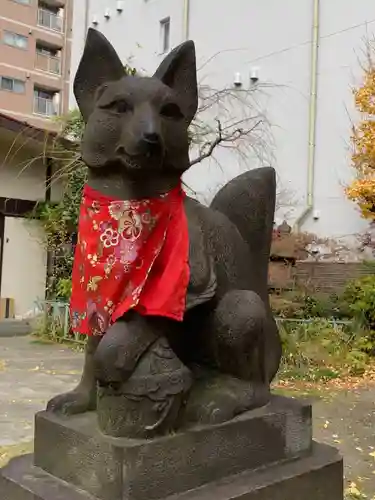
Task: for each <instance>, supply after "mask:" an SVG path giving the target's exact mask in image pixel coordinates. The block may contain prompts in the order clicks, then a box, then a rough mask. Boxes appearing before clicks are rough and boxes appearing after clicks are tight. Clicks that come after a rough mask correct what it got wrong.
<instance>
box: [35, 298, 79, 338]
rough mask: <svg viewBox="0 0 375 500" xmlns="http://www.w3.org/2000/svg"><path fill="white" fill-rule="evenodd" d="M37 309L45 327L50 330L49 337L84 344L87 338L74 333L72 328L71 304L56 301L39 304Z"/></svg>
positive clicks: (45, 301)
mask: <svg viewBox="0 0 375 500" xmlns="http://www.w3.org/2000/svg"><path fill="white" fill-rule="evenodd" d="M37 309H38V310H39V311H40V313H41V314H42V315H43V323H44V327H45V328H48V329H50V331H49V336H50V337H51V338H54V337H55V338H56V340H63V341H64V340H66V341H69V342H77V343H79V344H83V343H84V339H85V337H84V336H82V335H81V334H79V333H73V332H72V330H71V326H70V315H69V303H67V302H59V301H55V300H44V301H42V302H38V304H37Z"/></svg>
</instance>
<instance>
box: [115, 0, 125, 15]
mask: <svg viewBox="0 0 375 500" xmlns="http://www.w3.org/2000/svg"><path fill="white" fill-rule="evenodd" d="M116 9H117V12H120V13H121V12H122V11H123V10H124V2H123V1H121V0H118V1H117V5H116Z"/></svg>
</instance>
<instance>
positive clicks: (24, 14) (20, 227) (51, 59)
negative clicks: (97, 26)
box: [0, 0, 72, 316]
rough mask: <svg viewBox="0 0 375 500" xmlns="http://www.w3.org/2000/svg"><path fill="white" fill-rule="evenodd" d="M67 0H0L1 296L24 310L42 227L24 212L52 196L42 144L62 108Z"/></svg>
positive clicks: (50, 169)
mask: <svg viewBox="0 0 375 500" xmlns="http://www.w3.org/2000/svg"><path fill="white" fill-rule="evenodd" d="M71 21H72V0H0V297H1V298H9V299H11V300H12V301H13V307H12V309H13V310H14V313H15V314H16V315H17V316H23V315H25V314H27V313H28V311H30V310H32V309H34V308H35V302H37V301H40V300H43V299H44V297H45V285H46V274H47V253H46V249H45V246H44V244H43V233H42V231H41V228H40V226H39V224H38V223H37V222H35V221H34V222H32V221H30V220H29V219H28V217H27V215H28V214H29V213H30V212H31V210H32V209H33V207H35V204H36V203H37V202H38V201H45V200H49V199H50V200H57V199H58V198H59V196H60V189H61V185H58V184H59V183H54V184H52V185H51V178H52V177H53V175H54V173H55V172H56V166H55V165H54V164H53V162H52V161H51V159H50V158H47V157H46V155H45V146H46V144H47V142H48V140H50V139H51V135H50V134H52V136H53V132H54V131H55V130H56V129H57V127H58V124H57V122H56V120H55V119H54V118H55V117H56V116H57V115H59V114H62V113H65V112H66V111H67V110H68V103H69V81H68V80H69V69H70V51H71V50H70V46H71Z"/></svg>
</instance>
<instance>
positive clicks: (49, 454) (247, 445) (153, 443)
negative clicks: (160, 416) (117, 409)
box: [34, 397, 328, 500]
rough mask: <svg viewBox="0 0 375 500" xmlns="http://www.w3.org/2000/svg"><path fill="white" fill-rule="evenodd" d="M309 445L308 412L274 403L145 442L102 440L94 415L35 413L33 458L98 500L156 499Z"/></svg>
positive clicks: (292, 455) (295, 454)
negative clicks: (65, 415) (67, 416)
mask: <svg viewBox="0 0 375 500" xmlns="http://www.w3.org/2000/svg"><path fill="white" fill-rule="evenodd" d="M311 445H312V437H311V406H310V405H309V404H307V403H302V402H298V401H295V400H291V399H285V398H280V397H274V398H273V399H272V401H271V403H270V404H269V405H267V406H266V407H264V408H261V409H258V410H254V411H251V412H248V413H245V414H242V415H241V416H239V417H237V418H236V419H234V420H231V421H229V422H226V423H223V424H218V425H213V426H201V427H194V428H190V429H185V430H184V431H182V432H180V433H176V434H171V435H168V436H165V437H161V438H157V439H152V440H134V439H125V438H113V437H108V436H105V435H103V434H102V433H101V432H100V431H99V428H98V425H97V420H96V415H95V413H86V414H83V415H77V416H75V417H69V418H61V417H57V416H56V415H53V414H51V413H46V412H42V413H39V414H37V416H36V424H35V457H34V458H35V465H36V466H37V467H39V468H40V469H42V470H44V471H45V472H47V473H49V474H51V475H52V476H54V477H56V478H59V479H62V480H64V481H66V482H67V483H69V484H72V485H74V486H75V487H77V488H80V489H82V490H83V491H86V492H88V493H89V494H91V495H93V496H94V497H96V498H98V499H100V500H114V499H124V500H125V499H126V500H157V499H160V498H165V497H167V496H169V495H173V494H180V493H182V492H186V491H189V490H193V489H195V488H198V487H201V486H203V485H205V484H209V483H212V482H215V481H217V480H219V479H222V478H224V477H228V476H233V475H235V474H239V473H242V472H244V471H249V470H255V469H258V468H259V467H265V466H269V465H272V464H275V463H278V462H283V461H287V460H292V459H296V458H300V457H304V456H306V455H308V454H309V453H310V451H311ZM327 500H328V499H327Z"/></svg>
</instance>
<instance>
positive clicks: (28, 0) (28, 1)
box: [13, 0, 30, 5]
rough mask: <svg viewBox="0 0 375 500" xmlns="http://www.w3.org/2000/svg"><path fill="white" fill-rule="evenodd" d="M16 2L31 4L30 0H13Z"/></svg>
mask: <svg viewBox="0 0 375 500" xmlns="http://www.w3.org/2000/svg"><path fill="white" fill-rule="evenodd" d="M13 2H16V3H22V5H30V0H13Z"/></svg>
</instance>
